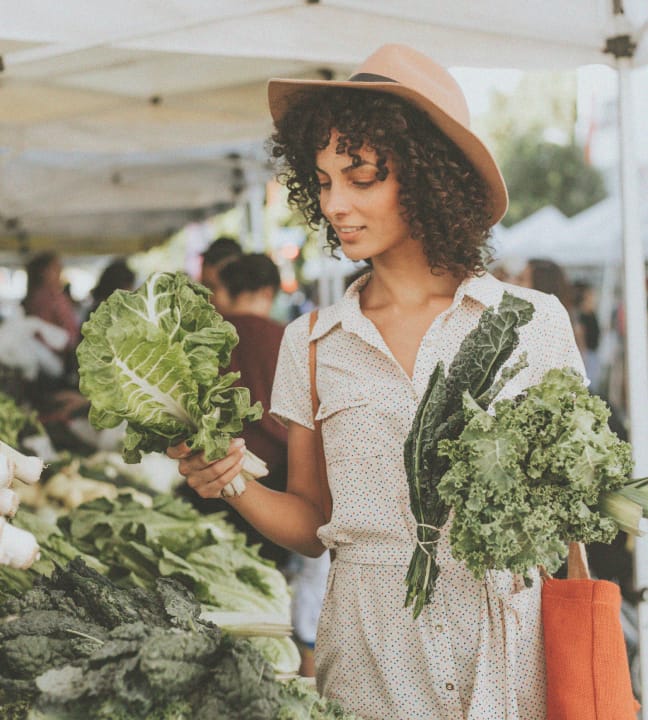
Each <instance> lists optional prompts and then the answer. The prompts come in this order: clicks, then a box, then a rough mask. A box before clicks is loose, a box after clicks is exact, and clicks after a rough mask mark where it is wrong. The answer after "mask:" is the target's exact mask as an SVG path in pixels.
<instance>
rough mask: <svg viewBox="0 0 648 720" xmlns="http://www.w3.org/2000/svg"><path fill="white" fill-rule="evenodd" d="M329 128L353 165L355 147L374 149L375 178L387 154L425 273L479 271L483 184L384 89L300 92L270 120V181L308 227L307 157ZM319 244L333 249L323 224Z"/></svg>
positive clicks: (485, 211)
mask: <svg viewBox="0 0 648 720" xmlns="http://www.w3.org/2000/svg"><path fill="white" fill-rule="evenodd" d="M333 129H335V130H337V132H338V133H339V140H338V144H337V147H336V152H337V153H338V154H343V153H345V152H346V153H348V154H349V156H350V157H351V158H352V162H353V163H354V164H360V162H361V158H360V155H359V151H360V150H361V148H362V147H363V146H364V147H369V148H371V149H372V150H374V151H375V153H376V155H377V158H378V161H377V165H378V175H377V177H378V179H379V180H384V179H385V178H386V177H387V174H388V173H389V169H388V167H387V160H388V158H390V157H391V158H392V159H393V167H394V171H395V173H396V179H397V181H398V185H399V199H400V205H401V207H402V213H403V217H404V218H405V220H406V222H407V223H408V225H409V228H410V232H411V234H412V237H413V238H415V239H417V240H420V241H421V242H422V244H423V249H424V252H425V255H426V258H427V260H428V263H429V265H430V267H431V268H432V271H433V272H439V271H446V270H447V271H449V272H451V273H454V274H456V275H458V276H460V277H466V276H467V275H469V274H472V273H476V272H482V271H484V269H485V263H486V262H487V261H488V260H489V257H490V248H489V247H488V244H487V243H488V238H489V237H490V227H491V224H492V222H491V217H490V208H489V203H488V187H487V185H486V183H485V182H484V180H483V179H482V178H481V176H480V175H479V174H478V172H477V171H476V170H475V169H474V168H473V166H472V165H471V164H470V163H469V162H468V160H467V159H466V158H465V156H464V155H463V153H462V152H461V150H460V149H459V148H458V147H457V146H456V145H455V144H454V143H452V142H451V141H450V140H449V139H448V138H447V137H446V136H445V135H444V134H443V133H442V132H441V131H440V130H439V129H438V128H437V127H436V126H435V125H434V124H433V123H432V121H431V120H430V118H429V117H428V115H427V114H426V113H425V112H423V111H422V110H419V109H418V108H417V107H415V106H414V105H412V104H410V103H408V102H406V101H404V100H401V99H400V98H398V97H396V96H394V95H391V94H389V93H385V92H377V91H366V90H355V89H349V88H318V89H316V90H310V91H307V92H303V93H301V94H300V96H299V97H297V98H296V100H295V102H293V103H292V105H291V107H290V109H289V110H288V112H287V113H286V114H285V115H284V117H283V118H282V119H281V120H280V121H279V122H278V123H277V124H276V127H275V132H274V133H273V135H272V136H271V138H270V141H271V146H270V153H271V156H272V157H273V158H274V159H275V161H276V162H277V163H278V179H279V180H280V181H281V182H283V183H284V184H285V185H286V187H287V188H288V202H289V203H290V205H292V206H293V207H296V208H298V209H299V210H300V211H301V212H302V214H303V215H304V217H305V219H306V221H307V223H308V225H309V226H310V227H311V228H313V229H314V228H316V227H317V226H318V225H319V224H320V222H321V221H322V219H323V214H322V210H321V207H320V202H319V192H320V187H319V182H318V178H317V173H316V171H315V157H316V155H317V153H318V152H319V151H321V150H323V149H324V148H326V147H327V145H328V144H329V141H330V139H331V134H332V130H333ZM327 244H328V245H329V247H330V248H331V250H332V251H333V252H335V249H336V248H338V247H339V246H340V241H339V239H338V238H337V236H336V235H335V233H334V231H333V229H332V228H331V226H330V225H329V226H328V232H327Z"/></svg>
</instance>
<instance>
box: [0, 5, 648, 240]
mask: <svg viewBox="0 0 648 720" xmlns="http://www.w3.org/2000/svg"><path fill="white" fill-rule="evenodd" d="M623 5H624V7H623V10H624V15H617V16H614V14H613V13H611V8H612V7H613V6H614V3H613V2H607V1H603V0H571V2H570V3H567V4H566V3H564V2H563V1H562V0H543V1H542V2H539V1H537V2H527V3H524V5H520V3H519V2H516V1H514V0H497V1H494V2H491V3H488V4H486V5H484V4H482V3H475V2H470V1H469V0H454V1H453V2H452V3H449V2H447V0H409V1H408V2H405V3H401V4H399V6H398V7H396V5H395V4H394V3H392V2H388V1H387V0H371V1H369V0H339V1H336V0H321V1H320V2H303V1H300V2H297V1H294V0H293V1H292V2H291V1H286V0H284V1H280V0H249V1H248V2H246V3H241V2H234V1H233V0H218V1H213V0H183V2H182V3H168V2H164V1H163V0H152V1H151V2H147V3H142V2H132V1H130V0H115V2H112V3H92V2H90V3H89V2H87V0H68V1H67V2H65V3H64V4H62V5H61V4H57V5H52V4H51V3H48V2H45V1H44V0H23V2H21V3H10V2H8V0H0V17H2V25H1V27H0V53H1V54H2V59H3V67H4V70H3V72H2V74H0V249H4V250H5V251H10V252H12V251H13V250H14V249H15V248H21V247H24V245H25V243H28V244H29V245H30V247H31V245H32V243H34V244H36V243H40V241H39V240H37V239H38V238H41V239H42V242H43V243H45V242H47V240H48V238H49V240H50V243H53V242H55V243H56V246H57V248H58V249H59V250H60V251H61V252H67V251H68V248H69V249H70V250H71V251H72V252H73V253H74V254H76V253H78V252H79V248H80V245H83V246H84V247H86V248H87V250H88V251H89V252H99V251H103V252H112V249H111V243H114V244H115V246H117V245H118V244H119V245H120V250H119V251H120V252H121V251H122V250H121V248H123V247H124V246H126V247H132V248H133V249H139V247H140V246H141V245H142V244H150V243H154V242H158V241H159V240H162V239H164V237H166V236H168V233H169V232H170V231H173V230H175V229H178V227H179V226H181V225H182V224H183V223H184V222H186V221H187V220H188V219H191V217H192V214H193V213H196V212H197V211H202V212H205V211H208V210H209V209H210V208H211V209H213V208H216V207H223V206H226V205H227V204H231V203H232V202H235V201H236V200H237V199H239V200H240V198H241V197H242V196H243V195H244V194H245V190H246V188H247V187H248V186H250V185H254V184H257V185H258V184H260V183H264V182H265V181H266V180H267V179H268V178H269V177H270V175H271V172H270V169H269V167H268V164H267V161H266V158H265V152H264V150H263V142H264V140H265V138H266V137H267V135H268V133H269V131H270V121H269V114H268V111H267V107H266V99H265V86H266V82H267V79H268V78H269V77H273V76H291V77H338V76H339V77H346V76H347V75H348V74H349V73H350V71H351V70H352V68H353V67H354V66H355V65H356V64H357V63H358V62H359V61H360V60H361V59H363V58H364V57H365V56H366V55H367V54H369V53H370V52H371V51H373V50H374V49H375V48H376V47H377V46H378V45H380V44H381V43H383V42H405V43H407V44H410V45H412V46H414V47H416V48H418V49H420V50H422V51H423V52H428V53H429V54H432V55H434V57H435V58H436V59H438V60H440V61H441V62H442V63H445V64H446V65H457V64H459V63H460V64H462V65H465V66H471V65H472V66H486V67H488V66H496V67H505V66H511V67H522V68H529V69H541V68H542V69H546V68H556V67H576V66H578V65H581V64H587V63H609V64H613V61H614V58H613V57H612V55H611V54H609V53H606V52H605V48H606V44H609V38H614V37H620V38H626V41H627V38H631V40H632V41H633V42H637V43H638V45H639V47H638V49H637V51H636V52H635V56H634V61H635V63H636V64H642V63H645V62H646V60H647V59H648V48H647V47H646V46H647V44H648V43H646V42H645V37H643V39H642V30H641V28H645V22H646V20H647V19H648V10H647V9H646V4H645V3H642V2H641V0H626V1H625V2H624V4H623ZM643 35H644V36H645V33H643ZM618 42H623V40H621V41H618ZM32 239H33V240H32Z"/></svg>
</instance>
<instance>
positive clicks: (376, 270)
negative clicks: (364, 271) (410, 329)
mask: <svg viewBox="0 0 648 720" xmlns="http://www.w3.org/2000/svg"><path fill="white" fill-rule="evenodd" d="M460 284H461V278H459V277H457V276H455V275H453V274H451V273H449V272H443V273H441V274H432V271H431V269H430V266H429V264H428V262H427V258H426V257H425V255H424V254H423V253H422V252H421V253H420V256H418V257H406V256H401V257H399V258H395V259H391V258H390V260H389V261H383V260H382V259H381V258H376V259H374V261H373V272H372V275H371V278H370V280H369V281H368V282H367V284H366V285H365V287H364V289H363V292H362V294H361V305H362V307H363V309H369V308H379V307H385V306H387V305H391V306H396V307H401V308H403V309H405V308H417V307H419V308H420V307H424V306H427V305H428V304H429V303H430V302H438V301H439V300H441V299H443V298H451V299H452V298H454V295H455V292H456V291H457V288H458V287H459V285H460Z"/></svg>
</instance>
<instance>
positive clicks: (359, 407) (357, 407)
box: [315, 395, 377, 463]
mask: <svg viewBox="0 0 648 720" xmlns="http://www.w3.org/2000/svg"><path fill="white" fill-rule="evenodd" d="M369 402H370V401H369V398H367V397H362V396H360V395H351V396H349V395H344V396H342V395H340V396H337V395H327V397H325V398H324V399H322V402H321V404H320V406H319V409H318V411H317V414H316V415H315V419H316V420H319V421H321V423H322V438H323V440H324V452H325V454H326V459H327V462H329V463H330V462H332V461H335V460H340V459H343V458H349V457H355V458H357V457H363V456H367V455H370V456H373V455H375V454H376V453H377V450H376V448H373V447H372V443H371V442H370V441H369V438H368V437H367V432H366V428H367V424H368V421H369V422H370V415H369Z"/></svg>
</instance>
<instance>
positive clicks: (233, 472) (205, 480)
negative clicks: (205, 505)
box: [187, 457, 243, 498]
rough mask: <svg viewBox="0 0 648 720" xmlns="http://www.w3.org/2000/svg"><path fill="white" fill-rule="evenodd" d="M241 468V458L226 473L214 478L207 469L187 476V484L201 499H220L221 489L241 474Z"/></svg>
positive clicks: (208, 468)
mask: <svg viewBox="0 0 648 720" xmlns="http://www.w3.org/2000/svg"><path fill="white" fill-rule="evenodd" d="M220 462H222V461H220ZM242 467H243V457H240V458H239V459H238V460H237V461H236V462H235V463H234V464H233V465H230V466H229V468H228V469H227V470H226V471H224V472H221V473H219V474H218V475H217V476H216V477H214V474H213V472H211V468H210V467H207V468H205V469H204V470H202V471H200V472H197V473H194V474H193V475H189V476H188V477H187V484H188V485H189V487H192V488H193V489H194V490H195V491H196V492H197V493H198V495H200V496H201V497H204V498H213V497H220V496H221V493H222V491H223V488H224V487H225V486H226V485H229V483H231V482H232V480H234V478H235V477H236V476H237V475H238V474H239V473H240V472H241V469H242Z"/></svg>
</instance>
